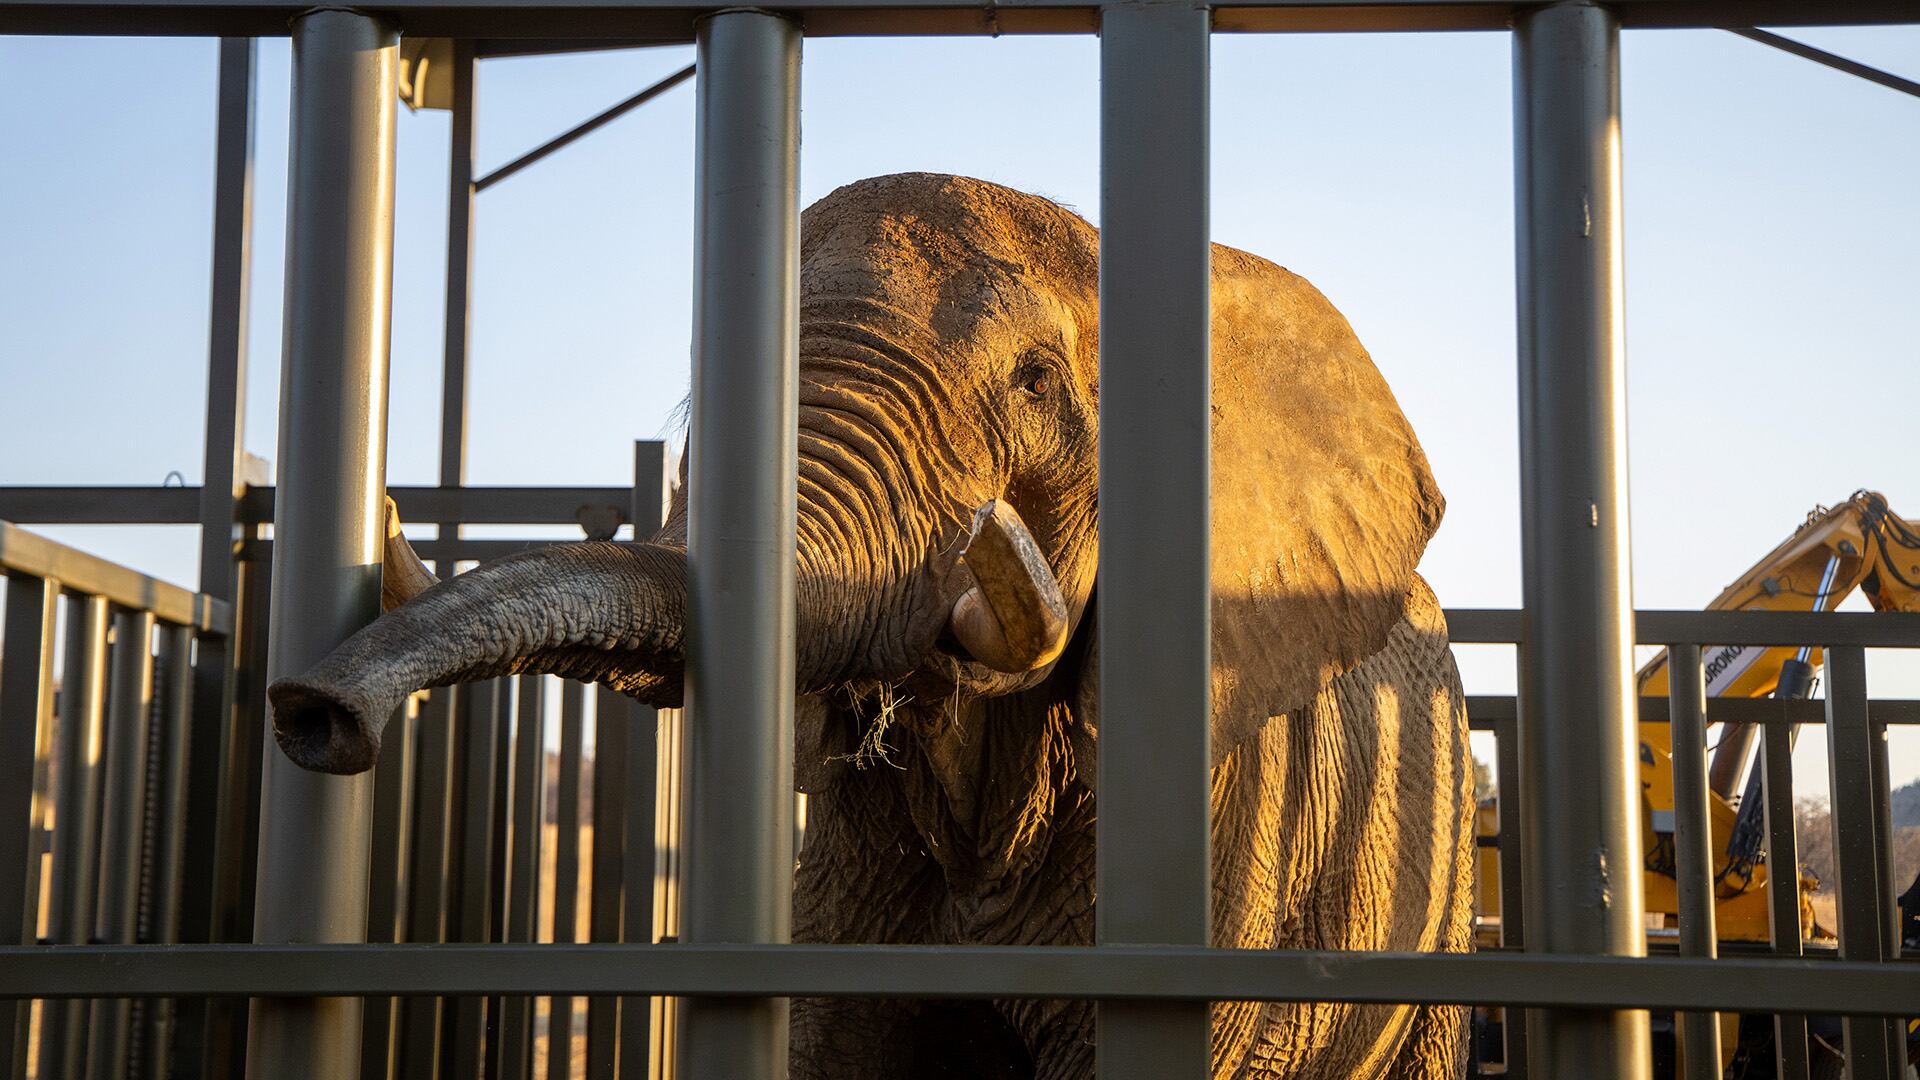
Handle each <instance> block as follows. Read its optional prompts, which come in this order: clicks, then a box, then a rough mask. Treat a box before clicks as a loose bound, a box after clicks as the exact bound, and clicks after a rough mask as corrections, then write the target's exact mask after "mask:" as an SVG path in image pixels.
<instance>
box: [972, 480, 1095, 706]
mask: <svg viewBox="0 0 1920 1080" xmlns="http://www.w3.org/2000/svg"><path fill="white" fill-rule="evenodd" d="M960 559H961V562H962V563H964V564H965V566H966V569H967V572H968V573H969V574H971V575H972V577H973V582H974V583H973V586H972V587H971V588H969V589H967V590H966V591H965V592H963V593H961V595H960V599H958V600H956V601H955V602H954V605H953V613H952V615H951V616H950V618H949V621H948V628H949V629H950V630H951V631H952V632H953V636H954V637H955V638H957V639H958V640H959V642H960V644H961V645H962V646H964V647H965V648H966V650H967V652H968V653H969V654H971V655H972V656H973V658H974V659H975V660H978V661H979V662H981V663H982V664H985V665H986V666H988V667H990V668H992V669H994V670H995V671H1001V672H1005V673H1007V674H1019V673H1021V672H1027V671H1032V670H1034V669H1035V668H1038V667H1041V666H1042V665H1045V664H1048V663H1051V662H1052V661H1053V660H1054V659H1055V658H1056V657H1058V656H1059V655H1060V652H1061V650H1063V649H1065V648H1066V645H1067V604H1066V601H1065V599H1063V598H1062V597H1061V595H1060V583H1059V581H1057V580H1056V579H1055V578H1054V576H1053V568H1052V567H1050V566H1048V565H1047V559H1046V556H1044V555H1042V554H1041V553H1040V547H1039V545H1038V544H1036V543H1034V540H1033V534H1032V533H1030V532H1028V531H1027V526H1026V523H1025V522H1023V521H1021V520H1020V515H1019V514H1018V513H1017V512H1015V510H1014V509H1013V507H1011V506H1009V505H1008V504H1007V503H1006V502H1005V501H1003V500H1000V499H991V500H988V502H987V503H986V504H985V505H984V506H982V507H980V509H979V510H978V511H977V512H975V514H974V516H973V535H972V536H971V537H970V538H969V539H968V541H967V548H966V550H965V551H963V552H962V553H961V555H960Z"/></svg>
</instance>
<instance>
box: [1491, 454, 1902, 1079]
mask: <svg viewBox="0 0 1920 1080" xmlns="http://www.w3.org/2000/svg"><path fill="white" fill-rule="evenodd" d="M1855 589H1859V590H1861V591H1862V592H1863V593H1865V594H1866V597H1867V600H1868V602H1869V603H1871V604H1872V605H1873V608H1874V610H1876V611H1920V521H1909V520H1903V519H1902V518H1900V517H1898V516H1896V515H1895V514H1893V513H1892V512H1891V511H1890V510H1889V509H1888V507H1887V500H1886V499H1885V498H1884V497H1882V496H1880V495H1878V494H1876V493H1874V492H1870V491H1859V492H1855V493H1854V494H1853V496H1852V497H1851V498H1849V499H1848V500H1847V501H1846V502H1843V503H1841V504H1839V505H1838V506H1834V507H1817V508H1815V509H1814V511H1813V512H1812V513H1810V514H1808V515H1807V519H1806V521H1805V522H1804V523H1802V524H1801V526H1800V527H1799V528H1798V529H1796V530H1795V531H1794V533H1793V535H1792V536H1790V537H1788V538H1787V540H1786V541H1785V542H1784V543H1782V544H1781V545H1780V546H1778V547H1776V548H1774V549H1773V550H1772V551H1770V552H1768V553H1767V555H1766V556H1765V557H1764V558H1762V559H1761V560H1760V561H1759V562H1757V563H1755V564H1754V566H1753V568H1752V569H1751V570H1748V571H1747V572H1746V573H1745V574H1744V575H1742V576H1741V578H1740V580H1738V581H1736V582H1734V583H1733V584H1732V585H1730V586H1728V587H1727V589H1726V590H1725V591H1724V592H1722V593H1721V594H1720V595H1719V596H1717V597H1715V598H1714V601H1713V602H1712V603H1711V604H1709V605H1707V607H1708V609H1709V610H1715V611H1831V610H1833V609H1834V608H1835V607H1836V606H1838V605H1839V603H1840V602H1841V601H1842V600H1844V599H1846V598H1847V596H1848V595H1850V594H1851V593H1852V592H1853V591H1854V590H1855ZM1701 658H1702V661H1703V662H1704V665H1705V668H1706V671H1705V674H1706V690H1707V696H1709V697H1747V698H1761V697H1779V698H1805V697H1809V696H1811V694H1812V692H1813V688H1814V673H1815V671H1816V669H1817V668H1818V666H1819V664H1820V662H1821V659H1822V657H1821V651H1820V650H1819V649H1817V648H1812V647H1799V648H1795V647H1790V646H1775V647H1770V648H1769V647H1763V646H1744V645H1726V646H1718V647H1714V648H1711V649H1703V650H1702V657H1701ZM1637 681H1638V687H1639V693H1640V695H1641V696H1642V697H1665V696H1666V694H1667V657H1666V653H1665V652H1664V651H1663V652H1662V653H1660V654H1659V655H1657V656H1655V657H1654V658H1653V659H1652V660H1649V661H1648V662H1647V663H1646V665H1645V666H1644V667H1642V668H1641V669H1640V672H1639V676H1638V680H1637ZM1639 730H1640V791H1641V817H1642V827H1643V829H1644V830H1645V831H1644V837H1643V839H1644V843H1645V850H1646V852H1647V866H1646V870H1645V890H1646V907H1647V914H1648V920H1647V922H1648V925H1649V927H1664V928H1666V929H1667V930H1669V931H1670V930H1671V928H1672V927H1674V926H1675V925H1676V912H1677V909H1678V895H1677V889H1676V886H1675V882H1674V860H1673V759H1672V754H1671V748H1672V735H1671V732H1670V730H1669V729H1668V726H1667V724H1666V723H1665V722H1664V721H1658V722H1642V723H1641V724H1640V725H1639ZM1758 735H1759V729H1758V728H1757V727H1755V726H1753V725H1748V724H1739V725H1731V724H1730V725H1724V726H1723V730H1722V731H1721V733H1720V738H1719V741H1718V744H1717V745H1716V746H1715V748H1714V751H1713V756H1712V759H1711V761H1710V764H1709V767H1708V786H1709V788H1710V789H1711V791H1710V795H1709V798H1708V817H1709V818H1710V823H1711V830H1712V844H1713V851H1714V852H1715V866H1714V882H1715V898H1714V918H1715V930H1716V932H1717V934H1718V936H1719V939H1720V940H1721V941H1723V942H1760V943H1765V942H1766V941H1768V940H1769V931H1768V914H1767V889H1766V881H1767V874H1768V872H1769V869H1772V868H1770V867H1769V866H1768V863H1767V860H1766V854H1765V833H1766V829H1765V824H1764V814H1763V812H1762V800H1761V797H1760V776H1759V770H1758V769H1756V768H1751V765H1752V763H1753V761H1754V758H1755V753H1754V751H1755V748H1756V745H1757V743H1758ZM1476 823H1477V831H1478V832H1479V834H1480V835H1481V836H1494V835H1497V834H1498V830H1499V816H1498V814H1497V812H1496V809H1495V804H1494V802H1493V801H1492V800H1488V801H1486V802H1483V803H1482V804H1481V805H1480V807H1479V812H1478V816H1477V818H1476ZM1477 870H1478V874H1477V884H1476V899H1477V901H1478V904H1479V906H1478V914H1479V916H1480V919H1481V926H1482V927H1483V928H1484V929H1483V931H1482V936H1481V940H1482V943H1483V944H1487V945H1492V944H1497V943H1498V941H1499V933H1498V929H1497V926H1498V916H1499V912H1500V865H1499V856H1498V852H1497V850H1496V849H1494V848H1492V847H1488V846H1483V847H1481V849H1480V852H1479V858H1478V860H1477ZM1794 870H1795V872H1796V873H1798V875H1799V878H1800V894H1801V903H1800V912H1801V932H1802V934H1803V936H1804V937H1805V938H1806V939H1808V940H1818V939H1823V938H1830V937H1831V932H1830V931H1829V930H1828V929H1827V928H1824V927H1821V926H1820V925H1819V924H1818V922H1817V921H1816V919H1815V918H1814V914H1813V907H1812V904H1811V902H1810V896H1811V894H1812V893H1813V891H1814V890H1815V889H1816V888H1817V886H1818V884H1819V882H1818V881H1816V880H1815V879H1814V878H1813V877H1812V876H1811V875H1808V874H1805V873H1804V872H1801V871H1799V868H1797V867H1796V868H1794ZM1908 896H1909V897H1913V898H1915V899H1914V900H1913V901H1912V902H1916V903H1920V883H1916V886H1915V888H1914V889H1912V890H1910V891H1909V893H1908ZM1906 924H1907V921H1906V920H1903V922H1902V925H1903V926H1904V925H1906ZM1659 932H1660V931H1659V930H1658V929H1654V930H1650V933H1654V934H1658V933H1659ZM1483 1019H1484V1021H1487V1022H1491V1023H1497V1022H1498V1020H1497V1019H1496V1018H1494V1017H1492V1016H1488V1017H1486V1018H1483ZM1751 1019H1752V1020H1754V1021H1764V1020H1765V1018H1758V1017H1756V1018H1751ZM1721 1021H1722V1029H1723V1030H1722V1037H1721V1045H1722V1047H1723V1048H1724V1050H1723V1054H1724V1055H1725V1057H1726V1065H1727V1075H1729V1076H1742V1075H1749V1074H1750V1075H1754V1076H1772V1075H1773V1071H1772V1068H1771V1059H1772V1049H1771V1045H1770V1043H1771V1030H1772V1026H1771V1024H1770V1023H1765V1022H1748V1023H1743V1022H1742V1021H1743V1018H1741V1017H1736V1016H1732V1015H1723V1016H1722V1018H1721ZM1489 1034H1490V1033H1489ZM1656 1034H1658V1033H1656ZM1816 1034H1817V1032H1816ZM1488 1041H1489V1042H1492V1041H1493V1040H1488ZM1659 1041H1660V1040H1659V1039H1656V1043H1658V1042H1659ZM1763 1043H1764V1044H1765V1045H1761V1044H1763ZM1909 1044H1910V1046H1912V1047H1915V1048H1920V1031H1916V1030H1915V1029H1914V1028H1913V1027H1912V1026H1911V1025H1910V1027H1909ZM1482 1045H1486V1044H1485V1043H1482ZM1496 1045H1497V1044H1496ZM1669 1046H1670V1043H1669ZM1488 1048H1489V1049H1491V1047H1488ZM1656 1052H1657V1053H1658V1047H1657V1048H1656ZM1658 1056H1659V1057H1660V1058H1662V1059H1664V1062H1662V1061H1657V1062H1656V1065H1662V1064H1664V1065H1665V1068H1664V1069H1659V1070H1657V1071H1658V1072H1661V1073H1663V1074H1664V1075H1666V1076H1672V1075H1674V1070H1673V1066H1672V1057H1671V1054H1670V1052H1669V1053H1659V1055H1658ZM1762 1056H1763V1057H1764V1058H1765V1059H1766V1060H1765V1061H1750V1060H1749V1059H1753V1058H1756V1057H1762ZM1750 1065H1751V1068H1749V1066H1750ZM1815 1075H1819V1073H1818V1072H1817V1071H1816V1073H1815Z"/></svg>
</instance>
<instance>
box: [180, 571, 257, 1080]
mask: <svg viewBox="0 0 1920 1080" xmlns="http://www.w3.org/2000/svg"><path fill="white" fill-rule="evenodd" d="M266 550H267V552H268V553H267V554H265V555H263V556H261V557H259V558H257V559H253V560H243V561H242V562H241V563H240V566H239V574H238V578H239V581H238V585H237V586H236V589H237V591H238V594H239V600H238V603H236V604H235V606H234V610H235V613H236V617H235V623H234V636H233V638H232V639H231V640H230V641H229V646H230V655H231V656H232V657H233V660H234V665H233V666H234V675H233V693H234V700H233V707H232V710H231V722H230V723H228V724H227V725H225V729H224V735H225V737H226V744H227V745H226V747H225V751H224V754H223V757H222V760H221V763H220V769H221V772H220V776H219V780H218V786H219V788H220V790H221V792H222V793H223V794H222V799H221V805H220V807H219V816H218V818H217V820H216V822H215V831H214V837H213V843H214V847H215V851H214V853H213V872H214V887H213V891H212V909H211V915H212V922H211V925H210V937H211V940H213V941H229V942H237V941H250V940H252V938H253V905H254V893H255V885H256V883H257V879H258V873H257V871H258V866H259V848H260V787H261V782H262V773H263V772H264V771H265V770H264V768H263V766H262V764H261V762H262V760H263V758H264V757H265V753H264V751H265V749H266V742H267V733H266V727H265V725H264V724H263V723H261V718H262V717H264V716H265V715H266V708H267V705H266V687H265V683H266V672H267V633H266V628H267V624H268V622H269V620H270V619H271V618H272V613H273V590H272V589H271V588H269V587H268V586H269V580H270V578H271V575H272V570H273V556H272V554H271V547H268V548H267V549H266ZM198 693H199V691H198V689H196V690H195V694H196V698H197V695H198ZM186 1002H187V1005H188V1006H189V1008H190V1009H191V1010H197V1011H199V1013H200V1015H198V1016H196V1015H195V1014H194V1012H191V1011H190V1012H189V1013H188V1014H187V1015H186V1016H183V1017H182V1020H181V1030H182V1032H183V1036H184V1037H183V1039H182V1046H181V1060H180V1061H179V1062H178V1063H177V1064H178V1065H179V1067H180V1068H181V1069H182V1070H183V1071H184V1070H186V1069H188V1068H192V1067H195V1066H197V1073H198V1075H202V1076H235V1075H238V1074H240V1073H241V1072H242V1071H243V1070H244V1068H245V1061H246V1052H247V1047H246V1040H247V1010H246V1004H247V1003H246V1002H245V1001H244V1000H235V999H231V998H215V999H206V998H188V999H186ZM202 1016H203V1017H204V1023H203V1022H202V1019H201V1017H202ZM194 1036H201V1037H202V1038H201V1042H200V1044H199V1045H198V1046H193V1045H190V1040H191V1039H192V1038H193V1037H194ZM196 1055H197V1056H196ZM188 1075H193V1073H188Z"/></svg>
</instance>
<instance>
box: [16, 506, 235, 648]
mask: <svg viewBox="0 0 1920 1080" xmlns="http://www.w3.org/2000/svg"><path fill="white" fill-rule="evenodd" d="M0 571H9V572H12V573H16V574H24V575H26V576H28V577H36V578H51V579H53V580H55V581H58V582H60V584H61V586H62V587H63V588H65V589H66V590H67V591H69V592H74V593H88V594H91V595H94V596H102V597H105V598H106V599H108V600H111V601H112V602H114V603H115V604H118V605H120V606H121V607H127V608H137V609H139V610H142V611H151V612H153V614H154V616H155V617H156V618H158V619H159V620H160V621H162V622H170V623H175V624H177V625H180V626H191V627H193V628H194V629H196V630H201V631H206V632H210V633H215V634H226V633H228V632H230V631H231V630H232V629H233V606H232V605H231V604H228V603H226V602H224V601H220V600H215V599H214V598H212V597H210V596H205V595H202V594H200V593H195V592H190V591H188V590H186V589H183V588H181V587H180V586H178V585H170V584H168V583H167V582H164V581H161V580H159V579H157V578H150V577H148V576H147V575H145V574H142V573H140V572H138V571H136V570H129V569H127V568H126V567H124V566H121V565H120V564H119V563H111V562H108V561H107V560H105V559H102V558H100V557H99V556H96V555H89V554H87V553H86V552H84V551H78V550H76V549H74V548H70V547H68V546H66V545H65V544H61V543H58V542H56V541H53V540H49V539H47V538H46V537H44V536H37V535H35V534H33V533H30V532H28V531H26V530H25V529H16V528H14V527H13V526H11V525H9V524H7V523H6V522H4V521H0Z"/></svg>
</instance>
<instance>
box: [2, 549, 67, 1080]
mask: <svg viewBox="0 0 1920 1080" xmlns="http://www.w3.org/2000/svg"><path fill="white" fill-rule="evenodd" d="M59 602H60V584H59V582H56V581H47V580H44V579H41V578H30V577H9V578H7V609H6V628H5V630H4V633H5V635H6V636H5V637H4V638H0V641H3V642H5V644H6V647H5V649H4V650H3V651H0V935H5V936H4V938H0V940H4V941H6V943H7V944H9V945H31V944H33V943H34V940H35V939H36V938H37V937H38V936H39V927H40V832H41V829H42V828H44V826H45V823H46V806H45V805H44V799H45V793H46V777H45V776H44V775H43V774H44V771H45V769H46V762H47V755H48V754H49V752H50V751H51V750H52V746H53V636H54V630H55V624H56V622H57V621H58V615H59V607H58V605H59ZM32 1019H33V1002H31V1001H20V1002H12V1003H9V1004H7V1005H4V1006H0V1077H6V1078H8V1080H21V1078H24V1077H25V1076H26V1075H27V1043H28V1041H29V1039H30V1038H31V1031H30V1027H31V1023H32Z"/></svg>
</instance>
